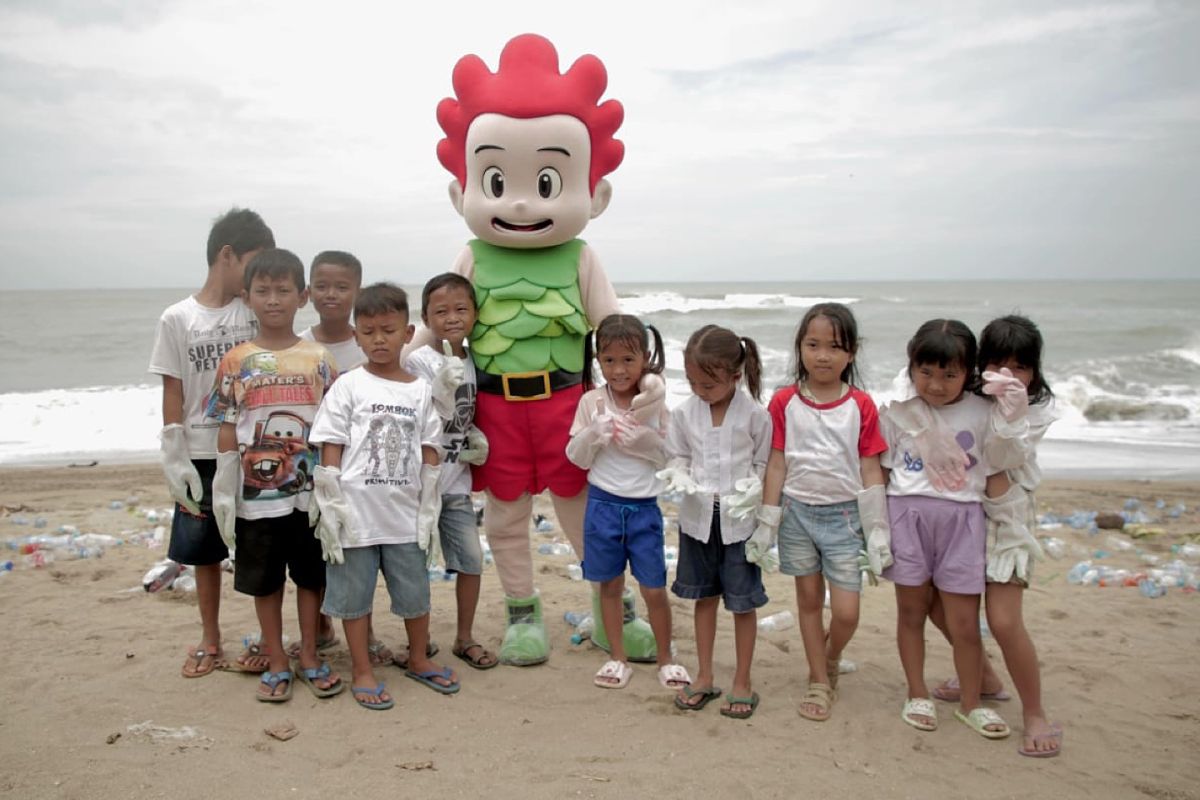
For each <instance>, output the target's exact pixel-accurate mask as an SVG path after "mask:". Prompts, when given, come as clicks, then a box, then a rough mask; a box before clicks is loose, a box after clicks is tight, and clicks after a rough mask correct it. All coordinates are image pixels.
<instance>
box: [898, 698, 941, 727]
mask: <svg viewBox="0 0 1200 800" xmlns="http://www.w3.org/2000/svg"><path fill="white" fill-rule="evenodd" d="M918 716H920V717H929V718H930V719H932V720H933V722H921V721H919V720H917V719H916V717H918ZM900 719H902V720H904V721H905V722H906V723H908V724H909V725H912V726H913V727H914V728H916V729H917V730H919V731H936V730H937V708H936V707H935V706H934V705H933V701H932V700H930V699H929V698H928V697H910V698H908V699H907V700H905V701H904V710H903V711H901V712H900Z"/></svg>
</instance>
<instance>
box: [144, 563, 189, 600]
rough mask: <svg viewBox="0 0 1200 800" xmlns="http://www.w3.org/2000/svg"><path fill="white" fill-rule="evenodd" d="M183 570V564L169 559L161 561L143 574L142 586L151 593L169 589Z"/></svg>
mask: <svg viewBox="0 0 1200 800" xmlns="http://www.w3.org/2000/svg"><path fill="white" fill-rule="evenodd" d="M181 571H183V565H182V564H177V563H175V562H174V561H169V560H168V561H159V562H158V563H157V564H155V565H154V566H153V567H151V568H150V570H149V571H148V572H147V573H146V574H145V575H143V576H142V588H143V589H145V590H146V591H147V592H150V593H153V592H157V591H160V590H162V589H169V588H171V585H172V584H173V583H174V582H175V579H176V578H177V577H179V573H180V572H181Z"/></svg>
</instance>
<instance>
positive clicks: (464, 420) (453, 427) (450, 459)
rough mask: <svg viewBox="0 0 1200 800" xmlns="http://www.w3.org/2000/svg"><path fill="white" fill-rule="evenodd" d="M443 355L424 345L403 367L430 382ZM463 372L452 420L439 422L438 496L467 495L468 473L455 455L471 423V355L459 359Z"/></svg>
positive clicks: (474, 389) (472, 391)
mask: <svg viewBox="0 0 1200 800" xmlns="http://www.w3.org/2000/svg"><path fill="white" fill-rule="evenodd" d="M445 361H446V356H445V355H443V354H442V353H440V352H438V351H437V350H434V349H433V348H432V347H429V346H428V345H426V346H425V347H422V348H419V349H418V350H415V351H414V352H412V353H410V354H409V355H408V358H407V359H406V360H405V361H404V368H405V369H406V370H408V371H409V372H411V373H413V374H414V375H416V376H417V377H420V378H424V379H425V380H426V381H429V382H430V383H432V382H433V376H434V375H436V374H437V371H438V370H439V369H441V366H442V364H443V363H445ZM463 362H464V364H465V367H466V369H465V370H464V375H465V377H464V379H463V382H462V385H461V386H459V387H458V391H456V392H455V393H454V417H453V418H452V419H444V420H442V438H441V444H440V446H441V449H442V475H441V478H440V479H439V480H438V487H439V488H440V489H441V492H442V494H470V493H471V470H470V468H469V467H468V466H467V465H466V464H461V463H459V461H458V454H459V453H461V452H462V450H463V448H464V447H465V446H466V443H467V431H468V430H469V429H470V427H471V425H473V424H474V422H475V396H476V393H477V390H476V388H475V364H474V362H472V360H471V354H470V353H467V354H466V356H465V357H464V358H463Z"/></svg>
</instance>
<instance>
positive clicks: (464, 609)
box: [454, 572, 483, 645]
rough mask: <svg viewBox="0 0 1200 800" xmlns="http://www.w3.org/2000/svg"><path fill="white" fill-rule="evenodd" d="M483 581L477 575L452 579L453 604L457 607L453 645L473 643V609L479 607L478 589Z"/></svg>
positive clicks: (463, 573) (464, 575)
mask: <svg viewBox="0 0 1200 800" xmlns="http://www.w3.org/2000/svg"><path fill="white" fill-rule="evenodd" d="M482 583H483V581H482V579H481V578H480V576H479V575H468V574H466V573H465V572H460V573H458V576H457V577H455V579H454V602H455V604H456V606H457V612H456V613H457V615H456V617H455V624H456V628H457V630H456V637H457V639H458V641H456V642H455V644H458V645H463V644H466V643H467V642H473V641H475V634H474V633H473V632H472V628H474V627H475V609H476V608H477V607H478V606H479V587H480V584H482Z"/></svg>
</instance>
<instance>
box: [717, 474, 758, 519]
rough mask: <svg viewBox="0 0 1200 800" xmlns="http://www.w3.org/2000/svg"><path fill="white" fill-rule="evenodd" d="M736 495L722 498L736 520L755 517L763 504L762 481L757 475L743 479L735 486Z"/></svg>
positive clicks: (736, 482) (722, 501)
mask: <svg viewBox="0 0 1200 800" xmlns="http://www.w3.org/2000/svg"><path fill="white" fill-rule="evenodd" d="M733 488H734V493H733V494H727V495H722V496H721V504H722V505H723V506H725V509H726V510H727V511H728V512H729V516H731V517H733V518H734V519H747V518H749V517H752V516H754V514H755V513H756V512H757V511H758V507H759V505H760V504H761V503H762V490H763V485H762V481H761V480H759V478H758V476H757V475H751V476H750V477H749V478H741V479H739V480H737V481H735V482H734V484H733Z"/></svg>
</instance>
